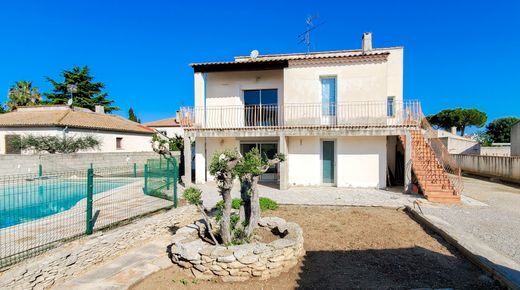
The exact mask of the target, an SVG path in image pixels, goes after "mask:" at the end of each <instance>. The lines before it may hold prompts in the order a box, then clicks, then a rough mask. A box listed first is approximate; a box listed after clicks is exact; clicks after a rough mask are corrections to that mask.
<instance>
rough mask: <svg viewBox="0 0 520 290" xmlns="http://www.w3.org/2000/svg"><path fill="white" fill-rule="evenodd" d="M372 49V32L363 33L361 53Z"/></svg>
mask: <svg viewBox="0 0 520 290" xmlns="http://www.w3.org/2000/svg"><path fill="white" fill-rule="evenodd" d="M370 51H372V32H364V33H363V53H365V52H370Z"/></svg>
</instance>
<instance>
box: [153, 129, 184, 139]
mask: <svg viewBox="0 0 520 290" xmlns="http://www.w3.org/2000/svg"><path fill="white" fill-rule="evenodd" d="M151 128H153V129H155V130H157V131H159V132H163V131H164V132H166V137H169V138H173V137H175V135H178V136H183V135H184V129H182V127H151Z"/></svg>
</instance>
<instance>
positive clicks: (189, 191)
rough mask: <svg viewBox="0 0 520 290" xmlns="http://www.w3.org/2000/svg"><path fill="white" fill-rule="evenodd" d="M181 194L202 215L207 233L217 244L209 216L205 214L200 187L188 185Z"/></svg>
mask: <svg viewBox="0 0 520 290" xmlns="http://www.w3.org/2000/svg"><path fill="white" fill-rule="evenodd" d="M182 196H183V197H184V199H186V201H187V202H189V203H190V204H193V205H195V206H196V207H197V209H198V210H199V212H200V213H201V215H202V218H203V219H204V222H205V223H206V228H207V229H208V232H209V235H210V236H211V239H212V240H213V243H215V245H218V242H217V239H216V238H215V235H213V228H212V226H211V222H210V221H209V218H208V216H207V215H206V209H205V208H204V205H203V204H202V200H201V196H202V191H200V189H198V188H196V187H188V188H186V189H185V190H184V192H183V194H182Z"/></svg>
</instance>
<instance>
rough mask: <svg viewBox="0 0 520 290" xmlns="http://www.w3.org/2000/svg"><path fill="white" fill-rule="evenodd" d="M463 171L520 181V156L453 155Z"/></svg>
mask: <svg viewBox="0 0 520 290" xmlns="http://www.w3.org/2000/svg"><path fill="white" fill-rule="evenodd" d="M452 156H453V157H454V158H455V160H457V163H458V164H459V166H460V168H461V169H462V171H464V172H467V173H471V174H475V175H481V176H486V177H494V178H498V179H502V180H506V181H510V182H516V183H520V157H504V156H482V155H463V154H454V155H452Z"/></svg>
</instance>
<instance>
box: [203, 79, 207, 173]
mask: <svg viewBox="0 0 520 290" xmlns="http://www.w3.org/2000/svg"><path fill="white" fill-rule="evenodd" d="M207 76H208V74H207V73H206V72H204V126H206V89H207V85H206V80H207ZM207 145H208V138H207V137H204V159H205V162H204V182H207V181H208V147H207Z"/></svg>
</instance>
